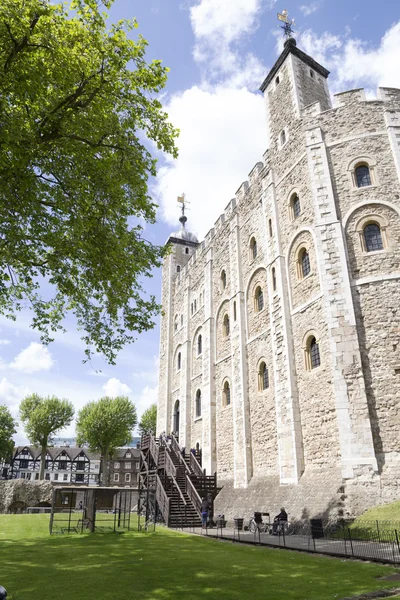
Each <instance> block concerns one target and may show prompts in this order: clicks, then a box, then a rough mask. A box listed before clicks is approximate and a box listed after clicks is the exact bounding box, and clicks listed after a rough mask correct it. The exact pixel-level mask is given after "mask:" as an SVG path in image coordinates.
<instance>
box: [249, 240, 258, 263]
mask: <svg viewBox="0 0 400 600" xmlns="http://www.w3.org/2000/svg"><path fill="white" fill-rule="evenodd" d="M254 258H257V242H256V238H251V241H250V259H254Z"/></svg>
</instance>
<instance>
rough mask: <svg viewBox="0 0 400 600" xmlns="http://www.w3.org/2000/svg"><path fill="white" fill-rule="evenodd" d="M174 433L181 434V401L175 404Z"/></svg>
mask: <svg viewBox="0 0 400 600" xmlns="http://www.w3.org/2000/svg"><path fill="white" fill-rule="evenodd" d="M173 428H174V433H176V434H179V400H177V401H176V402H175V404H174V427H173Z"/></svg>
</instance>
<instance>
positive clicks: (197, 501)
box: [186, 475, 201, 517]
mask: <svg viewBox="0 0 400 600" xmlns="http://www.w3.org/2000/svg"><path fill="white" fill-rule="evenodd" d="M186 492H187V494H188V496H189V498H190V500H191V501H192V504H193V506H194V507H195V509H196V511H197V514H198V515H199V517H201V498H200V496H199V494H198V491H197V490H196V488H195V487H194V485H193V483H192V482H191V480H190V477H188V475H186Z"/></svg>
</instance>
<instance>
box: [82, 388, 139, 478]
mask: <svg viewBox="0 0 400 600" xmlns="http://www.w3.org/2000/svg"><path fill="white" fill-rule="evenodd" d="M136 423H137V415H136V407H135V405H134V404H133V402H131V401H130V400H129V398H127V397H126V396H117V397H116V398H110V397H109V396H104V397H103V398H100V400H97V401H96V402H89V403H88V404H86V406H84V407H83V408H82V409H81V410H80V411H79V414H78V419H77V423H76V432H77V440H78V444H88V445H89V448H90V449H91V450H92V451H98V452H100V453H101V455H102V459H103V460H102V468H103V479H102V483H103V485H108V483H109V482H108V473H109V471H108V460H109V459H110V458H111V457H112V455H113V453H114V452H115V450H116V449H117V448H118V447H119V446H124V445H125V444H127V443H129V442H130V440H131V439H132V432H133V429H134V428H135V426H136Z"/></svg>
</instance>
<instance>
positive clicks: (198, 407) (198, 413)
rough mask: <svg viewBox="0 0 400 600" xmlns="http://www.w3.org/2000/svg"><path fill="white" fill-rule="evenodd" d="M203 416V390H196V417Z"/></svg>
mask: <svg viewBox="0 0 400 600" xmlns="http://www.w3.org/2000/svg"><path fill="white" fill-rule="evenodd" d="M198 417H201V391H200V390H197V392H196V418H198Z"/></svg>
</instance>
